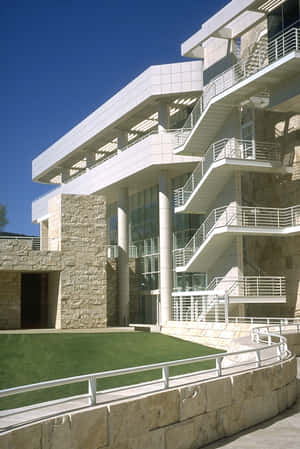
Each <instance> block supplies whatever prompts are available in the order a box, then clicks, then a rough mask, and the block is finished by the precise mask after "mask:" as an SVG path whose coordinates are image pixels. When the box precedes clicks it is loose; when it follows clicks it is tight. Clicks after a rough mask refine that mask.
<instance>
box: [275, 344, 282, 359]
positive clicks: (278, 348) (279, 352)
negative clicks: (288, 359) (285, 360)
mask: <svg viewBox="0 0 300 449" xmlns="http://www.w3.org/2000/svg"><path fill="white" fill-rule="evenodd" d="M276 352H277V358H278V360H281V349H280V346H277V348H276Z"/></svg>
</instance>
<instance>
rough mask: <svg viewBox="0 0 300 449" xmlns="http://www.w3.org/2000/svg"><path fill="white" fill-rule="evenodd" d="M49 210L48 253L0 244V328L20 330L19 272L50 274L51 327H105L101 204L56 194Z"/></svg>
mask: <svg viewBox="0 0 300 449" xmlns="http://www.w3.org/2000/svg"><path fill="white" fill-rule="evenodd" d="M48 211H49V218H48V232H49V234H48V243H49V244H48V248H49V250H42V251H33V250H32V249H31V242H28V241H24V240H23V241H22V240H12V239H11V240H1V241H0V292H1V293H0V316H1V319H0V327H1V328H2V329H13V328H19V327H20V310H21V287H20V283H21V273H28V272H35V273H39V272H47V273H49V275H48V284H49V285H48V295H49V297H51V310H50V316H51V321H52V323H51V326H50V327H54V326H55V327H56V328H74V329H78V328H96V327H104V326H106V325H107V302H108V301H109V300H110V295H109V294H108V293H109V291H108V290H109V288H108V272H107V269H106V247H105V243H106V218H105V213H106V210H105V200H104V199H103V197H101V196H99V195H90V196H81V195H58V196H56V197H54V198H52V199H51V200H50V201H49V205H48ZM115 300H116V299H115V296H114V295H113V297H112V301H115ZM114 307H115V306H114ZM111 308H113V306H111Z"/></svg>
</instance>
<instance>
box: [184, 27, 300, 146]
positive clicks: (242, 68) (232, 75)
mask: <svg viewBox="0 0 300 449" xmlns="http://www.w3.org/2000/svg"><path fill="white" fill-rule="evenodd" d="M299 48H300V30H299V29H298V28H291V29H289V30H288V31H285V32H284V33H282V34H281V35H279V36H278V37H276V38H275V39H273V40H271V41H270V42H267V40H266V39H264V40H263V41H262V45H261V47H260V49H259V50H258V49H257V48H256V51H255V54H252V55H250V56H249V57H248V58H247V59H244V60H243V59H242V60H241V61H239V62H238V63H237V64H235V65H233V66H232V67H230V68H229V69H228V70H225V71H224V72H223V73H221V74H220V75H218V76H216V77H215V78H214V79H212V80H211V81H210V82H209V83H208V84H207V85H206V86H205V87H204V90H203V95H202V96H201V98H200V99H199V100H198V102H197V103H196V104H195V106H194V109H193V111H192V112H191V114H190V116H189V117H188V119H187V121H186V122H185V124H184V126H183V129H182V131H181V132H178V133H177V135H176V147H179V146H181V145H183V144H184V143H185V141H186V139H187V138H188V136H189V134H190V132H191V130H192V129H193V128H194V127H195V124H196V123H197V122H198V120H199V118H200V117H201V115H202V113H203V112H204V110H205V109H206V107H207V106H208V104H209V102H210V101H211V100H212V99H213V98H214V97H215V96H217V95H219V94H221V93H223V92H224V91H226V90H227V89H229V88H230V87H233V86H235V85H236V84H238V83H239V82H241V81H243V80H245V79H247V78H249V77H250V76H251V75H254V74H255V73H257V72H259V71H260V70H261V69H263V68H265V67H267V66H268V65H270V64H272V63H273V62H275V61H278V60H279V59H280V58H282V57H283V56H286V55H287V54H289V53H291V52H292V51H295V50H299Z"/></svg>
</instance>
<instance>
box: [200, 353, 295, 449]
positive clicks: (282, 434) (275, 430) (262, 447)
mask: <svg viewBox="0 0 300 449" xmlns="http://www.w3.org/2000/svg"><path fill="white" fill-rule="evenodd" d="M297 364H298V376H297V377H298V384H297V390H298V401H297V403H296V404H295V405H294V406H293V407H291V408H290V409H288V410H286V411H285V412H284V413H281V414H280V415H278V416H276V417H275V418H272V419H270V420H268V421H265V422H264V423H262V424H258V425H257V426H254V427H251V428H250V429H247V430H245V431H244V432H240V433H238V434H237V435H234V436H232V437H230V438H224V439H222V440H219V441H217V442H216V443H212V444H209V445H208V446H205V449H218V448H220V449H221V448H222V449H300V358H299V357H298V359H297Z"/></svg>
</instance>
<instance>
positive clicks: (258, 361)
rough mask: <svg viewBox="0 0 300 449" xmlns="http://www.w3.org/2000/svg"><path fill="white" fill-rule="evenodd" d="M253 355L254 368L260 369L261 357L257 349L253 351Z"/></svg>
mask: <svg viewBox="0 0 300 449" xmlns="http://www.w3.org/2000/svg"><path fill="white" fill-rule="evenodd" d="M255 355H256V368H260V367H261V357H260V350H259V349H258V350H257V351H255Z"/></svg>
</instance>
